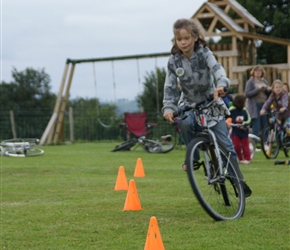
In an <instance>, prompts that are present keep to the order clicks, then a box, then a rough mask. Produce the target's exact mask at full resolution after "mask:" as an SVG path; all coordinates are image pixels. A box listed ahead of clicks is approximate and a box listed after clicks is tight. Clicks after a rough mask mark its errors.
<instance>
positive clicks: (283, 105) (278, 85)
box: [260, 79, 290, 136]
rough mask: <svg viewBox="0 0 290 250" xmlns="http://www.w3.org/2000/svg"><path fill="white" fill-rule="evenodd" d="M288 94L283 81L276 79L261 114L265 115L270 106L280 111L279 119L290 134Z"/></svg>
mask: <svg viewBox="0 0 290 250" xmlns="http://www.w3.org/2000/svg"><path fill="white" fill-rule="evenodd" d="M289 106H290V103H289V98H288V94H287V93H286V92H285V91H284V90H283V82H282V81H280V80H279V79H277V80H275V81H274V82H273V84H272V94H271V95H270V96H269V98H268V100H267V101H266V102H265V103H264V105H263V107H262V109H261V111H260V115H264V114H265V113H266V111H267V110H268V109H270V107H273V109H275V110H277V111H279V113H278V115H277V119H279V120H281V121H282V122H283V123H284V127H285V128H286V133H287V135H288V136H290V110H289Z"/></svg>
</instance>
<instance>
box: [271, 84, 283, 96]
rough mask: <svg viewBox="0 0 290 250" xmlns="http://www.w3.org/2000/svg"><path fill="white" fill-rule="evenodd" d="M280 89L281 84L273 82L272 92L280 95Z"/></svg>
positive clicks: (281, 87)
mask: <svg viewBox="0 0 290 250" xmlns="http://www.w3.org/2000/svg"><path fill="white" fill-rule="evenodd" d="M282 91H283V86H281V84H275V85H274V87H273V92H274V93H275V94H276V95H280V94H281V92H282Z"/></svg>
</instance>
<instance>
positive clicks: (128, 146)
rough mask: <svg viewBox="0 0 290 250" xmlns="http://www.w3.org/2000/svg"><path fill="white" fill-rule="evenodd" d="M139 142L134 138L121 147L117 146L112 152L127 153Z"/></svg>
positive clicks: (123, 143)
mask: <svg viewBox="0 0 290 250" xmlns="http://www.w3.org/2000/svg"><path fill="white" fill-rule="evenodd" d="M136 142H137V140H136V139H135V138H132V139H130V140H128V141H124V142H122V143H121V144H120V145H118V146H116V147H115V148H114V149H113V150H112V152H117V151H126V150H130V149H131V147H133V146H134V145H135V144H136Z"/></svg>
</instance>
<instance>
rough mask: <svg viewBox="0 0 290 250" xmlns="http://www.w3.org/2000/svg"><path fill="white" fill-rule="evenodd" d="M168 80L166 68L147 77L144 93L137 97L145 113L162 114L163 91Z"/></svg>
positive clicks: (148, 74) (157, 70)
mask: <svg viewBox="0 0 290 250" xmlns="http://www.w3.org/2000/svg"><path fill="white" fill-rule="evenodd" d="M165 78H166V71H165V69H164V68H162V69H160V68H158V67H157V68H156V69H155V70H152V71H151V72H147V73H146V75H145V82H144V83H143V85H144V91H143V93H142V94H141V95H139V96H138V97H137V102H138V105H139V106H140V107H142V108H143V110H144V112H147V113H155V114H156V113H157V114H160V111H161V108H162V106H163V104H162V101H163V89H164V82H165Z"/></svg>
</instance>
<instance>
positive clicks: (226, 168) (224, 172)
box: [186, 135, 245, 221]
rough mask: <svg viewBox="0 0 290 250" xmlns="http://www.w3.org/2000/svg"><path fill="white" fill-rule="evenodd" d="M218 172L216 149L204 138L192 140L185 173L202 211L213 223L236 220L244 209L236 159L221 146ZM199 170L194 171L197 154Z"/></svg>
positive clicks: (205, 136) (206, 137)
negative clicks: (214, 221) (220, 165)
mask: <svg viewBox="0 0 290 250" xmlns="http://www.w3.org/2000/svg"><path fill="white" fill-rule="evenodd" d="M219 150H220V155H221V160H222V169H221V171H220V169H219V164H218V157H217V153H218V152H217V149H216V148H215V147H214V145H213V144H212V143H211V142H210V139H209V136H208V135H200V136H198V137H195V138H194V139H193V140H192V141H191V143H190V144H189V146H188V149H187V156H186V162H187V174H188V178H189V182H190V184H191V187H192V189H193V192H194V194H195V196H196V198H197V199H198V201H199V203H200V204H201V206H202V207H203V208H204V210H205V211H206V212H207V213H208V214H209V215H210V216H211V217H212V218H213V219H215V220H217V221H221V220H233V219H237V218H240V217H241V216H242V215H243V213H244V210H245V194H244V188H243V187H244V181H243V180H242V176H241V172H240V170H239V166H238V163H237V161H236V160H234V158H233V156H231V155H229V153H228V152H227V150H226V149H225V148H224V146H223V145H219ZM196 151H198V153H199V160H198V162H199V164H201V166H202V167H201V168H200V169H199V170H196V171H194V167H195V166H194V165H195V164H194V162H195V161H196V159H195V157H196V154H197V152H196Z"/></svg>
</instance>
